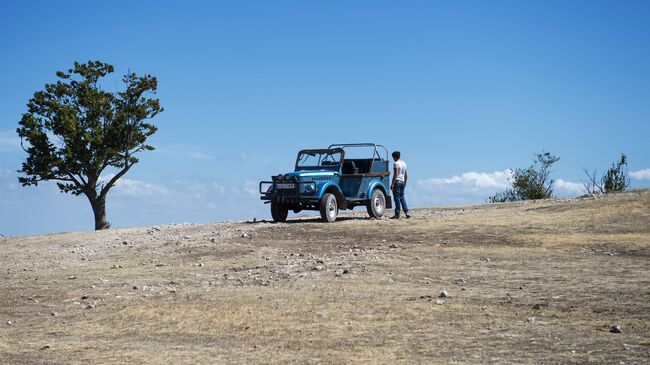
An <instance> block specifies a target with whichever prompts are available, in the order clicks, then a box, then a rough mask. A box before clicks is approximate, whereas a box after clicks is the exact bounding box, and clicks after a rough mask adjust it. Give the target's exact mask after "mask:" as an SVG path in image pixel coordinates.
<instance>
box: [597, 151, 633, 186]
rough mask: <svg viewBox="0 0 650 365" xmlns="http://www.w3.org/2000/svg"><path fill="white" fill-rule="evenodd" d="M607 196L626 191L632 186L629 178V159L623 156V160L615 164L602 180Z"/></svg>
mask: <svg viewBox="0 0 650 365" xmlns="http://www.w3.org/2000/svg"><path fill="white" fill-rule="evenodd" d="M602 183H603V188H604V189H605V194H607V193H613V192H618V191H624V190H625V189H627V188H628V187H629V186H630V179H629V178H628V177H627V157H626V156H625V154H623V153H622V154H621V159H620V160H619V161H618V162H617V163H613V164H612V167H610V168H609V170H607V172H606V173H605V176H603V178H602Z"/></svg>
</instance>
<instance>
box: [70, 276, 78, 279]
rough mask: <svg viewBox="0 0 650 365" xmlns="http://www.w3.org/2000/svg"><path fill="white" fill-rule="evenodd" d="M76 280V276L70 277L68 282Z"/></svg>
mask: <svg viewBox="0 0 650 365" xmlns="http://www.w3.org/2000/svg"><path fill="white" fill-rule="evenodd" d="M76 278H77V277H76V276H68V280H75V279H76Z"/></svg>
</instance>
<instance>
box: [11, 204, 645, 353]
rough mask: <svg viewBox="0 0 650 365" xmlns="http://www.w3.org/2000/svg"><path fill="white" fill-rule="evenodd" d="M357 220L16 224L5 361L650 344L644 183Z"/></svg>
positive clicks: (592, 349)
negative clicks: (40, 228) (584, 195)
mask: <svg viewBox="0 0 650 365" xmlns="http://www.w3.org/2000/svg"><path fill="white" fill-rule="evenodd" d="M362 217H363V214H352V215H349V216H347V217H346V218H344V219H342V220H341V221H339V222H337V223H336V224H333V225H326V224H322V223H318V222H314V221H311V220H308V219H307V220H302V221H298V222H296V221H294V222H293V223H290V224H277V225H273V224H265V223H258V224H246V223H230V224H213V225H191V226H168V227H159V229H158V228H157V229H152V228H140V229H127V230H109V231H104V232H97V233H71V234H63V235H51V236H40V237H26V238H11V239H5V240H4V241H2V242H1V243H0V247H2V259H1V260H0V265H1V266H0V277H1V278H2V282H1V284H0V285H1V288H2V298H1V299H0V319H2V322H1V323H0V325H1V326H0V363H65V364H67V363H125V362H135V363H152V364H154V363H155V364H157V363H300V364H302V363H385V364H394V363H534V364H537V363H590V362H591V363H603V362H605V363H619V362H625V363H647V362H648V359H649V358H650V192H649V191H637V192H630V193H626V194H621V195H616V196H612V197H607V198H604V199H582V200H572V201H543V202H527V203H512V204H501V205H484V206H474V207H458V208H445V209H422V210H417V211H416V212H415V217H414V218H413V219H411V220H408V221H407V220H400V221H387V220H382V221H376V220H370V219H364V218H362ZM125 241H126V244H124V243H125ZM134 287H135V288H134ZM442 290H446V291H448V292H449V294H450V296H451V297H450V298H445V299H444V304H436V300H437V299H438V298H437V296H438V294H439V293H440V292H441V291H442ZM7 322H11V323H10V324H7ZM612 325H620V326H621V328H622V329H623V333H621V334H614V333H610V332H609V329H610V327H611V326H612Z"/></svg>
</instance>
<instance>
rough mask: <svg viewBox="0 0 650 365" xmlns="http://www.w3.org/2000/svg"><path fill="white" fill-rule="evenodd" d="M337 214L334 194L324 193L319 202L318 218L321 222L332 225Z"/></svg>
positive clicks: (337, 209)
mask: <svg viewBox="0 0 650 365" xmlns="http://www.w3.org/2000/svg"><path fill="white" fill-rule="evenodd" d="M338 213H339V208H338V204H337V203H336V196H334V194H330V193H326V194H325V195H323V198H321V200H320V217H321V219H323V222H326V223H333V222H334V221H336V216H337V215H338Z"/></svg>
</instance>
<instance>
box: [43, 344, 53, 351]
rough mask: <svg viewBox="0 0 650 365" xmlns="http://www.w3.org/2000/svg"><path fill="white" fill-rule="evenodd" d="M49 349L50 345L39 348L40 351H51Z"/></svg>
mask: <svg viewBox="0 0 650 365" xmlns="http://www.w3.org/2000/svg"><path fill="white" fill-rule="evenodd" d="M51 348H52V347H51V346H50V345H45V346H43V347H41V350H47V349H51Z"/></svg>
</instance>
